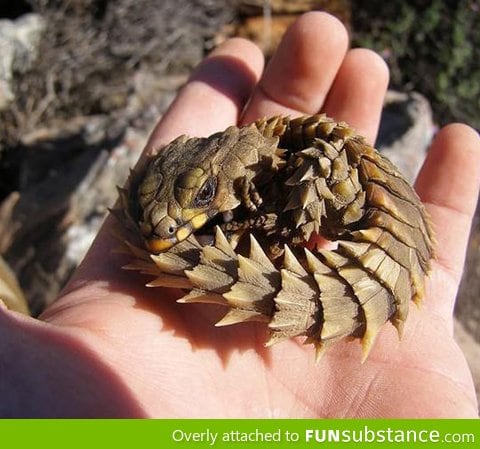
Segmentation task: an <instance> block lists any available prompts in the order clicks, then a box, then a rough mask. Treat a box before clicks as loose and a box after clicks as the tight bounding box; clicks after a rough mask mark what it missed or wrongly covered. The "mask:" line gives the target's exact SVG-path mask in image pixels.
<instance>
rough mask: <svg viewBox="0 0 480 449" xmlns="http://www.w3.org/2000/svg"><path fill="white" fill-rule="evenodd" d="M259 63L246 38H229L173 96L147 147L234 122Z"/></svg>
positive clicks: (258, 53) (257, 53)
mask: <svg viewBox="0 0 480 449" xmlns="http://www.w3.org/2000/svg"><path fill="white" fill-rule="evenodd" d="M263 64H264V60H263V54H262V52H261V51H260V49H259V48H258V47H257V46H256V45H254V44H253V43H252V42H250V41H248V40H246V39H241V38H234V39H230V40H228V41H226V42H225V43H223V44H222V45H220V46H219V47H217V48H216V49H215V50H213V52H212V53H211V54H210V55H209V56H208V58H206V59H205V60H204V61H203V62H202V63H201V64H200V65H199V66H198V68H197V69H196V70H195V72H194V73H193V74H192V76H191V77H190V79H189V81H188V83H187V84H186V85H185V87H184V88H183V89H182V90H181V91H180V93H179V94H178V95H177V97H176V99H175V101H174V102H173V103H172V105H171V106H170V108H169V109H168V111H167V112H166V113H165V115H164V116H163V117H162V119H161V120H160V122H159V123H158V125H157V126H156V127H155V129H154V131H153V133H152V135H151V137H150V139H149V143H148V145H147V148H149V149H152V148H154V149H155V148H159V147H161V146H163V145H165V144H167V143H168V142H170V141H171V140H173V139H174V138H175V137H178V136H179V135H181V134H187V135H191V136H196V137H201V136H208V135H210V134H212V133H214V132H217V131H220V130H223V129H225V128H226V127H227V126H229V125H232V124H236V123H237V122H238V119H239V115H240V113H241V111H242V109H243V107H244V105H245V103H246V101H247V100H248V98H249V97H250V95H251V93H252V90H253V88H254V86H255V85H256V84H257V82H258V79H259V78H260V75H261V73H262V70H263Z"/></svg>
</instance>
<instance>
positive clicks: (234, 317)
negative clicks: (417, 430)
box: [114, 115, 434, 357]
mask: <svg viewBox="0 0 480 449" xmlns="http://www.w3.org/2000/svg"><path fill="white" fill-rule="evenodd" d="M114 213H115V215H116V216H117V217H118V218H119V219H120V222H121V223H122V224H123V228H124V231H126V233H127V234H126V235H127V237H125V233H123V237H122V238H123V239H124V240H125V243H126V246H127V247H128V251H129V252H130V254H132V255H134V256H135V259H136V260H135V261H133V262H132V263H131V264H129V265H128V266H127V267H126V268H130V269H135V270H140V271H143V272H145V273H148V274H151V275H153V276H155V279H154V280H153V281H152V282H151V283H149V284H148V285H150V286H154V287H160V286H166V287H178V288H181V289H184V290H185V291H186V295H185V296H184V297H183V298H181V299H180V300H179V302H183V303H190V302H205V303H218V304H223V305H225V306H227V307H228V311H227V313H226V315H225V316H224V318H223V319H222V320H221V321H220V322H219V323H217V325H230V324H235V323H239V322H244V321H251V320H255V321H264V322H266V323H267V325H268V328H269V330H270V339H269V340H268V342H267V345H270V344H273V343H276V342H278V341H280V340H283V339H285V338H290V337H296V336H305V337H306V339H307V342H310V343H313V344H314V345H315V347H316V350H317V355H320V354H322V353H323V351H324V350H325V349H326V348H327V347H329V346H330V345H331V344H332V343H335V342H336V341H338V340H340V339H342V338H345V337H348V336H352V337H358V338H360V339H361V341H362V346H363V350H364V356H365V357H366V356H367V355H368V352H369V350H370V348H371V346H372V344H373V341H374V339H375V337H376V335H377V333H378V331H379V329H380V328H381V327H382V326H383V325H384V324H385V323H386V322H387V321H390V322H391V323H392V324H393V325H394V326H395V327H396V329H397V330H398V332H399V334H400V335H401V333H402V329H403V324H404V322H405V320H406V318H407V315H408V308H409V303H410V301H411V300H413V301H415V302H419V301H420V300H421V299H422V297H423V296H424V283H425V276H426V275H427V274H428V272H429V270H430V265H431V259H432V257H433V246H434V244H433V240H434V239H433V233H432V229H431V226H430V223H429V220H428V217H427V216H426V212H425V210H424V208H423V205H422V203H421V201H420V199H419V198H418V196H417V195H416V193H415V191H414V190H413V188H412V187H411V186H410V185H409V184H408V182H407V181H406V180H405V179H404V178H403V176H402V175H401V174H400V173H399V172H398V171H397V169H396V168H395V167H394V166H393V165H392V164H391V163H390V162H389V161H388V160H387V159H385V158H384V157H382V156H381V155H380V154H379V153H378V152H377V151H376V150H375V149H374V148H373V147H372V146H370V145H368V144H367V143H366V141H365V140H364V139H363V138H362V137H361V136H359V135H357V134H356V133H355V132H354V131H353V129H352V128H350V127H349V126H348V125H347V124H346V123H343V122H340V123H339V122H335V121H334V120H332V119H330V118H328V117H326V116H325V115H314V116H305V117H300V118H296V119H290V118H288V117H273V118H271V119H262V120H258V121H257V122H255V123H254V124H252V125H249V126H245V127H242V128H238V127H234V126H232V127H229V128H227V129H226V130H225V131H224V132H220V133H216V134H214V135H212V136H210V137H208V138H187V137H186V136H182V137H179V138H178V139H176V140H174V141H173V142H172V143H170V144H169V145H167V146H166V147H165V148H164V149H163V150H162V151H161V152H160V153H159V154H158V155H157V156H154V157H153V158H152V160H151V161H150V162H149V163H148V164H147V166H146V169H143V170H141V171H140V172H132V175H131V177H130V180H129V183H128V185H127V187H126V188H125V189H120V202H119V206H118V207H117V208H116V209H115V210H114ZM317 234H320V235H322V236H323V237H325V238H327V239H329V240H334V241H337V247H336V248H335V249H319V248H317V245H316V244H315V243H314V240H315V235H317ZM305 246H307V247H308V248H309V249H306V248H305Z"/></svg>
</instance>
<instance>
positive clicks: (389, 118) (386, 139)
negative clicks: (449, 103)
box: [376, 91, 435, 182]
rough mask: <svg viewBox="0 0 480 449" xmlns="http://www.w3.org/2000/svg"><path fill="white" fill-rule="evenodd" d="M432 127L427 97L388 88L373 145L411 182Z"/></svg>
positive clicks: (420, 163) (433, 127)
mask: <svg viewBox="0 0 480 449" xmlns="http://www.w3.org/2000/svg"><path fill="white" fill-rule="evenodd" d="M434 131H435V126H434V124H433V118H432V109H431V107H430V104H429V102H428V100H427V99H426V98H425V97H424V96H423V95H421V94H419V93H417V92H410V93H403V92H396V91H388V92H387V95H386V98H385V105H384V109H383V112H382V120H381V123H380V130H379V133H378V138H377V143H376V147H377V148H378V149H379V150H380V152H381V153H382V154H384V155H385V156H386V157H388V158H389V159H390V160H391V161H392V162H393V163H394V164H395V165H396V166H397V167H398V168H399V169H400V171H401V172H402V173H403V174H404V175H405V176H406V178H407V179H408V180H409V181H410V182H413V181H414V180H415V178H416V176H417V174H418V172H419V170H420V168H421V166H422V164H423V161H424V160H425V156H426V154H427V150H428V147H429V145H430V142H431V140H432V137H433V134H434Z"/></svg>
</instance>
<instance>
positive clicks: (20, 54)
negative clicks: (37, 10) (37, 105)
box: [0, 14, 45, 110]
mask: <svg viewBox="0 0 480 449" xmlns="http://www.w3.org/2000/svg"><path fill="white" fill-rule="evenodd" d="M44 28H45V23H44V21H43V20H42V18H41V17H40V16H39V15H38V14H25V15H23V16H21V17H20V18H18V19H17V20H14V21H12V20H7V19H4V20H0V57H1V60H0V110H3V109H6V108H7V107H8V105H9V104H10V103H11V102H12V101H13V100H14V98H15V95H14V92H13V86H12V82H13V76H14V73H25V72H26V71H27V70H28V69H29V68H30V67H31V66H32V64H33V62H34V61H35V59H36V58H37V52H38V44H39V42H40V37H41V35H42V32H43V30H44Z"/></svg>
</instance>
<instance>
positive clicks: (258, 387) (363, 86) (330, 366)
mask: <svg viewBox="0 0 480 449" xmlns="http://www.w3.org/2000/svg"><path fill="white" fill-rule="evenodd" d="M262 72H263V73H262ZM387 84H388V70H387V69H386V67H385V65H384V63H383V61H382V60H381V59H380V58H379V57H378V56H377V55H375V54H374V53H372V52H370V51H368V50H363V49H356V50H348V36H347V33H346V31H345V29H344V28H343V26H342V25H341V24H340V23H339V22H338V21H337V20H336V19H334V18H333V17H331V16H329V15H327V14H324V13H309V14H306V15H304V16H303V17H301V18H300V19H299V20H298V21H297V22H296V23H295V24H294V25H293V26H292V28H291V29H290V30H289V32H288V33H287V35H286V36H285V38H284V40H283V42H282V44H281V46H280V48H279V50H278V51H277V53H276V55H275V56H274V58H273V59H272V61H271V63H270V64H269V66H268V67H267V68H266V70H265V71H263V57H262V55H261V53H260V51H259V50H258V49H257V48H256V47H255V46H254V45H253V44H251V43H249V42H248V41H245V40H241V39H232V40H230V41H227V42H226V43H224V44H223V45H222V46H220V47H219V48H218V49H216V50H215V51H214V52H213V53H212V55H210V57H209V58H207V59H206V60H205V61H204V62H203V63H202V64H201V65H200V66H199V68H198V69H197V70H196V72H195V73H194V75H193V76H192V78H191V80H190V81H189V83H188V84H187V85H186V86H185V87H184V88H183V90H182V91H181V92H180V94H179V95H178V97H177V99H176V100H175V102H174V103H173V105H172V106H171V107H170V109H169V111H168V112H167V114H166V115H165V116H164V117H163V119H162V120H161V122H160V123H159V124H158V126H157V127H156V129H155V131H154V133H153V134H152V136H151V138H150V142H149V144H148V145H147V148H148V149H149V150H151V149H153V148H158V147H161V146H162V145H164V144H166V143H168V142H169V141H170V140H171V139H173V138H174V137H176V136H178V135H179V134H188V135H192V136H205V135H209V134H211V133H213V132H216V131H219V130H223V129H224V128H226V127H227V126H229V125H231V124H242V123H248V122H251V121H253V120H255V119H256V118H258V117H263V116H271V115H275V114H287V115H288V114H289V115H292V116H295V115H301V114H314V113H317V112H318V111H323V112H326V113H327V114H328V115H330V116H332V117H334V118H335V119H337V120H345V121H347V122H348V123H350V124H351V125H352V126H354V127H355V128H356V129H357V131H358V132H359V133H360V134H363V135H365V136H366V137H367V138H368V139H369V140H370V141H374V139H375V135H376V132H377V128H378V123H379V117H380V113H381V107H382V103H383V96H384V93H385V90H386V87H387ZM247 102H248V104H247ZM479 180H480V140H479V138H478V136H477V135H476V133H475V132H474V131H473V130H472V129H470V128H468V127H467V126H464V125H450V126H448V127H446V128H444V129H443V130H441V131H440V132H439V134H438V135H437V137H436V139H435V141H434V143H433V145H432V148H431V151H430V152H429V155H428V158H427V161H426V162H425V165H424V167H423V169H422V171H421V173H420V176H419V178H418V181H417V185H416V188H417V191H418V193H419V195H420V196H421V198H422V200H423V201H424V202H425V204H426V207H427V209H428V212H429V213H430V216H431V217H432V220H433V223H434V228H435V230H436V234H437V240H438V251H437V259H436V261H435V262H434V270H433V273H432V275H431V277H430V279H429V281H428V282H427V297H426V299H425V301H424V303H423V305H422V306H421V307H420V308H416V307H414V306H413V305H412V307H411V308H410V316H409V319H408V320H407V323H406V327H405V332H404V338H403V339H402V340H401V341H399V340H398V337H397V335H396V331H395V330H394V328H393V326H390V325H386V326H385V327H384V329H383V330H382V332H381V333H380V335H379V337H378V339H377V342H376V344H375V346H374V348H373V350H372V352H371V354H370V356H369V358H368V359H367V361H366V362H365V363H364V364H361V348H360V344H359V342H358V340H356V341H350V342H342V343H340V344H337V345H335V346H334V347H332V348H330V349H329V350H328V352H327V353H326V354H325V356H324V357H323V359H322V360H321V361H320V363H318V364H315V363H314V351H313V348H312V347H311V346H304V345H302V344H301V341H300V340H290V341H287V342H284V343H280V344H278V345H275V346H274V347H272V348H268V349H266V348H264V346H263V342H264V341H265V339H266V329H265V326H262V325H258V324H254V323H250V324H243V325H238V326H232V327H227V328H215V327H214V326H213V323H214V322H215V321H216V320H218V319H219V318H220V317H221V316H222V313H224V312H225V310H223V309H221V308H218V307H216V306H211V305H201V304H200V305H181V304H177V303H175V298H176V297H178V292H176V291H172V290H167V289H148V288H146V287H143V285H144V284H145V282H146V281H147V280H148V279H145V278H143V277H142V276H140V275H137V274H134V273H131V272H125V271H122V270H120V267H121V265H123V264H124V263H125V260H123V259H122V257H123V256H119V255H114V254H112V252H111V250H112V248H114V247H115V246H116V243H115V241H114V239H113V238H112V236H111V233H110V230H111V229H110V228H111V226H112V221H111V220H112V219H111V218H108V219H107V221H106V223H105V224H104V226H103V228H102V230H101V231H100V233H99V235H98V237H97V239H96V241H95V243H94V245H93V247H92V248H91V250H90V252H89V253H88V255H87V257H86V259H85V260H84V262H83V263H82V264H81V266H80V268H79V269H78V270H77V273H76V274H75V276H74V279H73V280H72V281H71V282H70V283H69V285H68V286H67V288H66V289H65V291H64V292H63V294H62V297H61V298H59V299H58V300H57V301H56V302H55V304H54V305H53V306H51V307H50V308H49V309H48V310H47V311H46V312H45V313H44V314H43V316H42V317H41V318H42V320H41V321H40V320H34V319H31V318H24V317H21V316H19V315H17V314H15V313H12V312H8V311H6V310H5V309H0V364H3V366H4V367H6V369H5V370H4V372H3V373H2V379H1V380H0V395H1V396H0V397H2V398H3V399H2V402H1V403H0V415H4V416H98V417H99V416H155V417H272V416H273V417H440V416H451V417H460V416H462V417H467V416H469V417H473V416H476V413H477V405H476V399H475V392H474V389H473V383H472V379H471V374H470V372H469V370H468V367H467V365H466V362H465V359H464V356H463V354H462V352H461V351H460V349H459V348H458V346H457V345H456V343H455V342H454V340H453V337H452V309H453V303H454V299H455V295H456V292H457V287H458V283H459V280H460V275H461V270H462V267H463V261H464V256H465V246H466V241H467V236H468V232H469V227H470V224H471V215H472V213H473V210H474V207H475V204H476V200H477V195H478V183H479Z"/></svg>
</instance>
